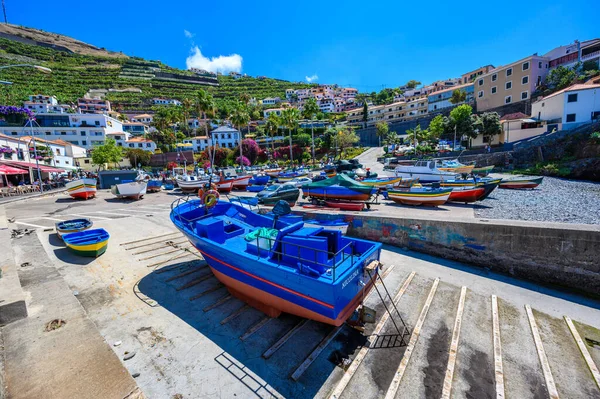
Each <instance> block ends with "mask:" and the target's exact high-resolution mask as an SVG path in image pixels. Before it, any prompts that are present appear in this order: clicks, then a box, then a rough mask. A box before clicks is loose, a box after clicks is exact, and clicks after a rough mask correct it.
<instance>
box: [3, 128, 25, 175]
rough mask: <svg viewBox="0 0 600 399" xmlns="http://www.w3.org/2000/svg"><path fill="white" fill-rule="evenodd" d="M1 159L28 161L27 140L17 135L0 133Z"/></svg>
mask: <svg viewBox="0 0 600 399" xmlns="http://www.w3.org/2000/svg"><path fill="white" fill-rule="evenodd" d="M1 161H22V162H30V158H29V151H27V142H25V141H24V140H21V139H20V138H17V137H9V136H6V135H4V134H0V162H1ZM0 177H1V176H0Z"/></svg>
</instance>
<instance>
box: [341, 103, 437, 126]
mask: <svg viewBox="0 0 600 399" xmlns="http://www.w3.org/2000/svg"><path fill="white" fill-rule="evenodd" d="M367 112H368V115H367V127H371V126H375V124H377V122H380V121H385V122H388V123H393V122H404V121H407V120H411V119H415V118H419V117H421V116H423V115H426V114H427V98H425V97H416V98H413V99H412V100H411V101H408V102H405V101H401V102H395V103H392V104H385V105H371V106H369V107H368V109H367ZM346 120H347V121H348V123H349V124H350V125H362V124H364V121H363V108H362V107H360V108H354V109H350V110H348V111H346Z"/></svg>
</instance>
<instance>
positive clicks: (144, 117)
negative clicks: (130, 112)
mask: <svg viewBox="0 0 600 399" xmlns="http://www.w3.org/2000/svg"><path fill="white" fill-rule="evenodd" d="M153 120H154V117H153V116H152V115H150V114H140V115H134V116H132V117H131V121H132V122H141V123H145V124H146V125H149V124H151V123H152V121H153Z"/></svg>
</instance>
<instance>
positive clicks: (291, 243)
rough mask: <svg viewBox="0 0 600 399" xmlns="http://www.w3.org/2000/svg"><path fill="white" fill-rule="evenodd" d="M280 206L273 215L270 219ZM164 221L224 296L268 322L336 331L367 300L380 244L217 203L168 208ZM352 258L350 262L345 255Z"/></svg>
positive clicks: (278, 208) (221, 202) (277, 208)
mask: <svg viewBox="0 0 600 399" xmlns="http://www.w3.org/2000/svg"><path fill="white" fill-rule="evenodd" d="M280 209H281V203H280V204H278V205H277V207H276V208H274V212H275V214H276V215H280V216H283V215H285V213H282V212H280V211H279V210H280ZM171 220H172V221H173V223H174V224H175V226H176V227H177V228H178V229H179V230H180V231H181V232H182V233H183V234H184V235H185V236H186V237H187V238H188V239H189V240H190V242H191V243H192V244H193V245H194V247H195V248H196V249H197V250H198V251H199V252H200V253H201V254H202V256H203V257H204V259H205V260H206V262H207V263H208V266H209V267H210V269H211V270H212V272H213V274H214V275H215V277H216V278H217V279H218V280H219V281H220V282H221V283H222V284H223V285H225V286H226V287H227V289H228V290H229V292H230V293H231V294H232V295H233V296H235V297H237V298H239V299H241V300H243V301H245V302H246V303H248V304H249V305H250V306H252V307H255V308H257V309H259V310H260V311H262V312H264V313H265V314H266V315H268V316H269V317H277V316H279V315H280V314H281V313H282V312H285V313H290V314H293V315H296V316H299V317H302V318H308V319H311V320H315V321H317V322H321V323H326V324H330V325H333V326H341V325H342V324H343V323H344V322H346V320H347V319H348V318H349V317H350V316H351V315H352V314H353V312H354V311H355V310H356V308H357V307H358V306H359V304H360V303H361V302H362V300H363V298H364V297H365V296H366V295H368V294H369V292H370V290H371V289H372V287H373V284H374V282H375V279H374V278H373V277H371V276H375V275H376V271H377V269H378V268H379V267H380V266H379V256H380V252H381V246H382V244H381V243H378V242H372V241H367V240H362V239H358V238H352V237H347V236H343V235H342V233H341V231H339V230H334V229H331V230H325V229H324V228H323V227H307V226H305V224H304V222H301V221H299V222H295V223H288V222H285V221H282V220H279V218H277V219H275V220H274V219H272V218H270V217H267V216H263V215H259V214H256V213H254V212H252V211H251V210H249V209H245V208H243V207H241V206H239V205H236V204H233V203H229V202H225V201H219V202H218V203H217V205H216V206H215V207H213V208H211V209H209V210H207V209H205V208H204V207H203V206H202V205H201V202H200V200H190V201H187V202H184V203H180V204H179V205H175V206H173V210H172V211H171ZM349 254H352V256H349Z"/></svg>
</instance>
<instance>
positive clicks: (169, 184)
mask: <svg viewBox="0 0 600 399" xmlns="http://www.w3.org/2000/svg"><path fill="white" fill-rule="evenodd" d="M164 187H165V190H173V189H174V188H175V183H173V180H170V179H167V180H165V184H164Z"/></svg>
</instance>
